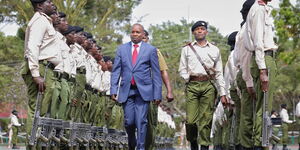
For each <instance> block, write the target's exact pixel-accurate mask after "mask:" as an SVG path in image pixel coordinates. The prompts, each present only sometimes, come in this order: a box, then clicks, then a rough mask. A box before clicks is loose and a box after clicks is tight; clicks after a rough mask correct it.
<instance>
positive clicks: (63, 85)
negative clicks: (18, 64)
mask: <svg viewBox="0 0 300 150" xmlns="http://www.w3.org/2000/svg"><path fill="white" fill-rule="evenodd" d="M31 3H32V6H33V8H34V11H35V14H34V16H33V17H32V18H31V20H30V22H29V23H28V26H27V29H26V35H25V61H24V64H23V66H22V70H21V74H22V77H23V79H24V81H25V83H26V85H27V88H28V95H29V101H28V119H27V124H26V127H27V128H26V130H27V133H28V134H27V135H29V136H28V139H29V140H28V141H29V142H28V143H27V146H28V149H35V148H36V144H37V142H36V141H30V140H31V139H32V137H33V136H35V134H34V133H35V132H37V131H33V130H37V128H36V127H37V126H39V127H41V126H42V127H43V126H47V125H48V126H49V124H51V122H52V124H51V125H53V124H55V122H57V124H59V123H61V122H60V121H59V120H63V121H69V122H77V123H84V124H82V126H80V125H78V128H81V127H83V126H84V125H90V126H93V127H106V128H112V129H118V130H122V129H123V112H122V108H121V106H120V105H119V104H118V103H116V102H113V101H111V100H110V98H109V88H110V74H111V73H110V72H111V70H112V64H113V59H111V58H110V57H108V56H103V55H102V52H101V46H99V45H98V44H97V43H96V40H95V39H94V38H93V35H92V34H90V33H88V32H85V31H84V29H83V28H82V27H79V26H71V25H69V24H68V21H67V15H66V14H65V13H63V12H58V11H57V8H56V6H55V5H54V4H53V3H52V1H51V0H31ZM39 95H41V96H39ZM37 96H38V97H37ZM39 100H40V104H39V103H38V101H39ZM37 112H38V113H37ZM36 115H38V116H36ZM39 117H43V118H39ZM51 119H56V120H51ZM36 120H38V121H36ZM47 120H48V121H47ZM49 120H50V122H49ZM41 122H42V123H44V124H41ZM37 124H38V125H37ZM73 126H74V124H73ZM90 129H92V128H90ZM61 130H63V129H61ZM86 131H92V130H86ZM41 132H46V131H44V129H42V131H41ZM63 132H64V134H66V135H68V134H69V136H70V134H71V131H63ZM76 132H77V134H80V133H82V130H79V129H78V130H77V131H76ZM124 133H125V132H124ZM30 142H31V143H30ZM125 143H127V142H126V140H125ZM39 146H40V145H39ZM41 146H49V145H41Z"/></svg>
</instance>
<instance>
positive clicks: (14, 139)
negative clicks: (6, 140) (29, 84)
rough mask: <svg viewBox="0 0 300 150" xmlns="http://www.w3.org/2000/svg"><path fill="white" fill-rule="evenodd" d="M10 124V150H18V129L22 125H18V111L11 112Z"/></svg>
mask: <svg viewBox="0 0 300 150" xmlns="http://www.w3.org/2000/svg"><path fill="white" fill-rule="evenodd" d="M10 124H11V128H12V139H11V141H12V144H13V146H12V149H19V147H18V146H17V143H18V132H19V127H21V126H22V125H23V124H21V123H19V116H18V111H16V110H13V111H12V112H11V118H10Z"/></svg>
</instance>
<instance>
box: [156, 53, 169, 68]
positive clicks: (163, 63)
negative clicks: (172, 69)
mask: <svg viewBox="0 0 300 150" xmlns="http://www.w3.org/2000/svg"><path fill="white" fill-rule="evenodd" d="M157 56H158V62H159V68H160V71H165V70H168V66H167V63H166V61H165V58H164V56H163V54H162V53H161V52H160V50H159V49H157Z"/></svg>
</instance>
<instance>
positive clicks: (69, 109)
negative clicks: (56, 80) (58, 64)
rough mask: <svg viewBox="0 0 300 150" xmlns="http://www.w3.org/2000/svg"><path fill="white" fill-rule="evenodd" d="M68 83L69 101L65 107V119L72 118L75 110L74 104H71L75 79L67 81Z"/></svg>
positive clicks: (73, 96)
mask: <svg viewBox="0 0 300 150" xmlns="http://www.w3.org/2000/svg"><path fill="white" fill-rule="evenodd" d="M68 85H69V88H70V93H69V103H68V104H67V108H66V109H67V114H66V120H72V116H75V110H76V106H74V105H73V104H72V100H73V99H74V98H75V85H76V81H68ZM73 118H74V117H73Z"/></svg>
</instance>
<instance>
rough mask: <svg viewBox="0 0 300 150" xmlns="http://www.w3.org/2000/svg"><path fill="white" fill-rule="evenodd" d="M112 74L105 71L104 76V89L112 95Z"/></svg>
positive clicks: (107, 93)
mask: <svg viewBox="0 0 300 150" xmlns="http://www.w3.org/2000/svg"><path fill="white" fill-rule="evenodd" d="M110 76H111V72H109V71H105V72H104V73H103V77H102V82H101V83H102V89H103V91H105V92H106V95H110Z"/></svg>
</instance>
